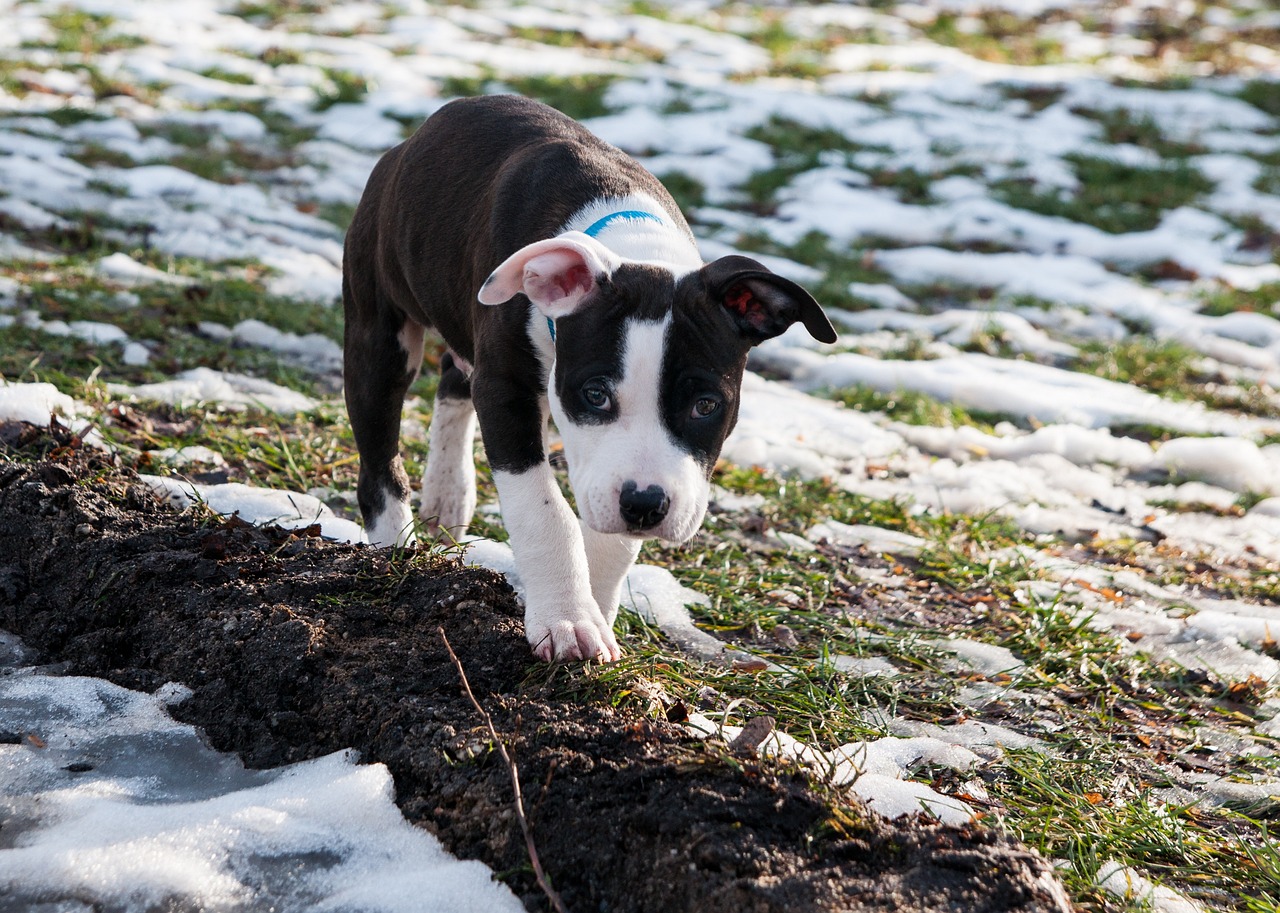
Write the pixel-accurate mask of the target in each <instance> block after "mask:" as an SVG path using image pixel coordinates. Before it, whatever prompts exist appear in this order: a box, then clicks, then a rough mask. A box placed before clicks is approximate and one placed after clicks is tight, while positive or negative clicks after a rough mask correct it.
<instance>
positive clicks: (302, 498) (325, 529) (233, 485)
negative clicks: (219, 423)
mask: <svg viewBox="0 0 1280 913" xmlns="http://www.w3.org/2000/svg"><path fill="white" fill-rule="evenodd" d="M138 478H139V480H141V481H142V482H144V483H146V484H147V485H148V486H150V488H151V490H152V491H153V492H154V493H155V495H156V497H158V498H160V499H161V500H162V501H165V502H166V503H168V504H170V505H172V506H173V507H175V508H177V509H178V510H185V509H187V508H188V507H191V506H192V505H193V504H198V503H199V504H205V505H206V506H207V507H208V508H209V509H210V510H212V511H213V512H214V513H217V514H222V515H223V516H232V515H237V516H239V517H240V519H241V520H244V521H245V522H246V523H252V524H254V525H255V526H262V525H268V524H269V525H273V526H279V527H282V528H284V529H306V528H307V527H310V526H319V527H320V535H321V536H323V537H324V538H325V539H332V540H334V541H337V542H365V541H367V540H366V539H365V535H364V530H363V529H362V528H361V527H360V525H359V524H358V523H354V522H352V521H351V520H344V519H342V518H340V517H337V516H335V515H334V513H333V511H332V510H330V509H329V507H328V505H326V504H325V503H324V502H323V501H321V500H320V499H318V498H315V497H313V496H311V495H307V494H302V493H301V492H296V491H282V490H280V489H276V488H256V487H254V486H252V485H245V484H243V483H241V482H224V483H222V484H220V485H201V484H199V483H196V482H187V481H184V480H181V479H178V478H175V477H173V476H153V475H139V476H138Z"/></svg>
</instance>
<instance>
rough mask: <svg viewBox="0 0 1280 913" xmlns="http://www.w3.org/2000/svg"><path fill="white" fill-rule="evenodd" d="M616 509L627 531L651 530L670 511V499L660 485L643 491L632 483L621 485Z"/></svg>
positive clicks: (651, 486)
mask: <svg viewBox="0 0 1280 913" xmlns="http://www.w3.org/2000/svg"><path fill="white" fill-rule="evenodd" d="M618 509H619V512H620V513H621V514H622V519H623V521H625V522H626V524H627V529H629V530H631V531H632V532H639V531H640V530H645V529H653V527H655V526H657V525H658V524H659V523H661V522H662V519H663V518H664V517H665V516H666V515H667V511H668V510H670V509H671V499H670V498H668V497H667V493H666V492H665V491H663V490H662V486H660V485H650V486H649V487H648V488H646V489H645V490H644V491H641V490H640V489H639V487H638V486H637V485H636V483H635V482H633V481H627V482H623V483H622V491H621V493H620V494H619V495H618Z"/></svg>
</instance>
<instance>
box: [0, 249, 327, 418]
mask: <svg viewBox="0 0 1280 913" xmlns="http://www.w3.org/2000/svg"><path fill="white" fill-rule="evenodd" d="M179 266H188V267H189V266H191V264H179ZM200 272H204V273H205V275H203V276H201V277H200V279H201V281H199V282H198V283H197V284H195V285H193V286H191V287H179V286H172V285H155V286H143V287H140V288H137V289H135V290H134V292H135V294H136V295H137V297H138V303H137V304H136V305H134V306H131V307H123V306H121V305H120V304H119V303H118V302H117V301H116V300H115V298H114V292H113V290H112V289H111V288H110V287H109V286H106V285H104V284H103V283H102V282H100V281H99V280H96V279H94V278H89V277H86V276H83V275H80V274H77V273H74V272H68V273H66V274H64V275H63V276H62V277H61V278H60V280H57V281H49V280H47V279H42V278H38V277H31V276H22V278H24V280H25V281H26V282H27V283H28V289H29V291H28V293H27V295H26V300H25V301H24V302H23V304H24V306H26V307H32V308H34V309H35V310H36V311H37V312H38V313H39V315H40V316H41V318H42V319H44V320H46V321H49V320H65V321H67V322H72V321H77V320H92V321H99V322H103V323H110V324H113V325H115V326H118V327H120V328H121V329H122V330H124V331H125V332H126V333H127V334H128V335H129V337H130V338H131V339H134V340H137V341H146V342H149V343H151V344H152V345H151V347H152V350H153V352H152V359H151V361H150V362H149V363H148V364H147V365H145V366H140V367H139V366H130V365H126V364H124V362H123V361H122V358H121V356H122V353H123V349H122V347H121V346H120V345H118V344H114V343H113V344H106V345H99V344H94V343H90V342H86V341H84V340H79V339H75V338H72V337H59V336H52V335H50V334H48V333H44V332H39V331H36V330H33V329H29V328H27V327H25V326H21V325H17V324H15V325H13V326H10V327H6V328H2V329H0V376H3V377H5V378H7V379H10V380H27V381H30V380H44V381H49V382H52V383H54V384H55V385H56V386H58V387H59V388H60V389H62V390H63V391H64V392H67V393H71V394H73V395H79V394H80V393H81V392H83V390H84V385H85V383H86V382H87V380H88V378H90V377H93V378H95V379H97V380H102V381H114V382H120V383H131V384H137V383H151V382H154V381H158V380H163V379H165V378H167V377H169V376H171V375H172V374H174V373H176V372H177V371H182V370H186V369H189V368H194V367H208V368H214V369H217V370H226V371H236V372H240V373H250V374H255V375H258V376H261V377H265V378H266V379H268V380H271V381H273V382H275V383H280V384H284V385H286V386H291V387H293V388H294V389H300V390H301V391H302V392H305V393H308V394H314V393H316V392H318V390H319V388H318V387H317V386H316V379H315V377H314V375H313V374H312V373H310V372H309V371H308V370H306V369H305V368H304V367H303V366H301V365H298V364H294V363H290V362H289V361H288V360H287V359H282V358H281V356H280V355H279V354H278V353H274V352H271V351H270V350H266V349H257V348H252V347H247V346H246V347H232V346H229V345H228V344H227V343H225V342H223V341H220V340H214V339H208V338H206V337H204V336H202V335H200V334H199V333H198V332H196V329H195V328H196V324H197V323H199V322H202V321H211V322H214V323H218V324H222V325H226V326H231V325H234V324H236V323H239V322H240V321H241V320H245V319H249V318H256V319H259V320H263V321H264V322H266V323H268V324H270V325H271V326H274V327H276V328H277V329H280V330H283V331H285V332H292V333H297V334H299V335H304V334H307V333H321V334H323V335H325V336H328V337H329V338H331V339H334V340H339V339H341V310H340V309H339V308H314V307H312V308H299V307H298V305H297V302H296V301H294V300H292V299H288V298H280V297H278V296H273V295H269V294H267V293H265V292H264V290H263V288H262V286H261V284H260V283H259V282H256V281H251V280H248V279H233V278H225V277H223V278H216V277H213V276H211V275H208V274H207V268H203V267H202V269H201V270H200ZM19 275H20V276H21V275H22V274H19Z"/></svg>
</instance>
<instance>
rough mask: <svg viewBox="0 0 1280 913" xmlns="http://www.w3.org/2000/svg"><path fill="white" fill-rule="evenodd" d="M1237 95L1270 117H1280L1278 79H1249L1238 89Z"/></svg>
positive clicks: (1279, 82)
mask: <svg viewBox="0 0 1280 913" xmlns="http://www.w3.org/2000/svg"><path fill="white" fill-rule="evenodd" d="M1239 97H1240V99H1241V100H1242V101H1246V102H1248V103H1249V104H1251V105H1253V106H1254V107H1255V108H1259V109H1260V110H1262V111H1265V112H1267V113H1268V114H1270V115H1271V116H1272V117H1280V80H1276V79H1254V80H1250V81H1249V82H1247V83H1245V84H1244V88H1242V89H1241V90H1240V92H1239Z"/></svg>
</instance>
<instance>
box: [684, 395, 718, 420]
mask: <svg viewBox="0 0 1280 913" xmlns="http://www.w3.org/2000/svg"><path fill="white" fill-rule="evenodd" d="M719 411H720V397H718V396H699V397H698V398H697V399H695V400H694V401H693V409H692V411H690V413H689V418H709V417H710V416H713V415H715V414H716V413H717V412H719Z"/></svg>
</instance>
